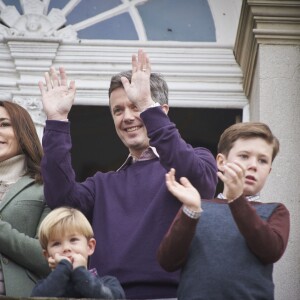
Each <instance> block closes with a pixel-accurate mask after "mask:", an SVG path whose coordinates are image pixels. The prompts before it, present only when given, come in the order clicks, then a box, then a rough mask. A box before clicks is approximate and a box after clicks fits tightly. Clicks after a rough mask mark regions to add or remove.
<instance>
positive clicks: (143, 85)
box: [122, 49, 154, 111]
mask: <svg viewBox="0 0 300 300" xmlns="http://www.w3.org/2000/svg"><path fill="white" fill-rule="evenodd" d="M150 75H151V65H150V61H149V58H148V56H147V54H146V53H145V52H144V51H143V50H142V49H139V51H138V55H137V56H136V55H135V54H133V55H132V77H131V82H129V80H128V79H127V78H126V77H122V83H123V86H124V89H125V91H126V94H127V97H128V99H129V100H130V101H131V102H133V103H134V104H135V105H136V107H137V108H138V109H139V111H143V110H145V109H146V108H148V107H149V106H150V105H152V104H153V103H154V101H153V100H152V98H151V91H150Z"/></svg>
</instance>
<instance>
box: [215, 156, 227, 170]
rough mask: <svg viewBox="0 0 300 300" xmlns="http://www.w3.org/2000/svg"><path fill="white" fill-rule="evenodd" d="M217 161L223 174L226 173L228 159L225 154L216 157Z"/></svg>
mask: <svg viewBox="0 0 300 300" xmlns="http://www.w3.org/2000/svg"><path fill="white" fill-rule="evenodd" d="M216 161H217V166H218V169H219V171H221V172H223V171H224V165H225V163H226V157H225V155H224V154H222V153H218V155H217V157H216Z"/></svg>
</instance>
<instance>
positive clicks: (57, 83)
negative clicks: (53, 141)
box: [39, 67, 76, 120]
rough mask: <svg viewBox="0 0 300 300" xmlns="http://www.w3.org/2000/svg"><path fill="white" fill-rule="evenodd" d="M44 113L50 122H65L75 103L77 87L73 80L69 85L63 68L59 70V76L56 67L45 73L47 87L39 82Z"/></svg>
mask: <svg viewBox="0 0 300 300" xmlns="http://www.w3.org/2000/svg"><path fill="white" fill-rule="evenodd" d="M39 88H40V91H41V94H42V102H43V107H44V112H45V113H46V115H47V118H48V120H65V119H67V118H68V114H69V112H70V110H71V107H72V105H73V102H74V98H75V93H76V87H75V82H74V81H73V80H72V81H71V82H70V84H69V85H68V82H67V75H66V73H65V70H64V68H63V67H60V68H59V76H58V75H57V71H56V69H55V68H54V67H51V68H50V71H49V72H46V73H45V85H44V83H43V82H42V81H40V82H39Z"/></svg>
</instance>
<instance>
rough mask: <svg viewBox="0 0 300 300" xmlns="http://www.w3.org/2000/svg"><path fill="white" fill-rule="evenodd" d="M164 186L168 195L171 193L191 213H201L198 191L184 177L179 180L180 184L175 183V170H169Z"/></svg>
mask: <svg viewBox="0 0 300 300" xmlns="http://www.w3.org/2000/svg"><path fill="white" fill-rule="evenodd" d="M166 185H167V188H168V190H169V192H170V193H172V194H173V195H174V196H175V197H176V198H178V200H179V201H180V202H182V204H184V205H185V206H186V207H188V208H189V209H190V210H192V211H201V210H202V209H201V197H200V194H199V193H198V191H197V190H196V189H195V188H194V187H193V186H192V184H191V183H190V181H189V180H188V179H187V178H186V177H181V178H180V183H179V182H177V181H176V178H175V169H173V168H172V169H171V170H170V171H169V173H167V174H166Z"/></svg>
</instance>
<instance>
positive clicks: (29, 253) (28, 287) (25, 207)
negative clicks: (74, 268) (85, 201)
mask: <svg viewBox="0 0 300 300" xmlns="http://www.w3.org/2000/svg"><path fill="white" fill-rule="evenodd" d="M49 211H50V209H49V208H48V207H47V206H46V204H45V201H44V193H43V186H42V185H38V184H36V183H35V182H34V180H33V179H31V178H29V177H28V176H24V177H22V178H21V179H19V180H18V181H17V182H16V183H15V184H14V185H13V186H12V187H11V188H10V189H9V191H8V192H7V194H6V195H5V196H4V198H3V199H2V201H1V202H0V262H1V267H2V272H3V275H4V283H5V289H6V296H11V297H29V296H30V294H31V291H32V289H33V287H34V285H35V282H36V280H37V279H38V278H39V277H44V276H46V275H47V274H48V273H49V272H50V269H49V267H48V263H47V261H46V259H45V257H44V256H43V254H42V248H41V246H40V244H39V241H38V240H37V239H36V238H35V237H36V236H37V235H36V234H37V229H38V226H39V223H40V222H41V221H42V220H43V218H44V217H45V216H46V215H47V214H48V213H49Z"/></svg>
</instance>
